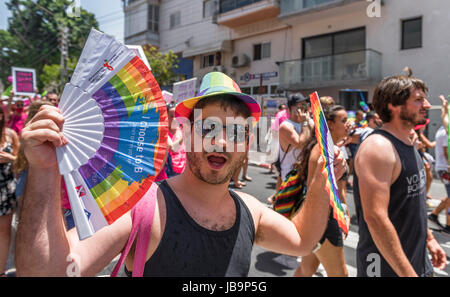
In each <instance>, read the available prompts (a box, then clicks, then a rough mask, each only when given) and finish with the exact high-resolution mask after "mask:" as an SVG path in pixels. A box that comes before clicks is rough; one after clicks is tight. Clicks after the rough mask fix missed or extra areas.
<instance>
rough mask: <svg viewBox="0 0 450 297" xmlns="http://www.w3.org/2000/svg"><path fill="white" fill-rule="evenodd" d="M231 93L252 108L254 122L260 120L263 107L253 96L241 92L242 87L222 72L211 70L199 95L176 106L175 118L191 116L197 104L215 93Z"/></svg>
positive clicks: (251, 114) (202, 84) (205, 77)
mask: <svg viewBox="0 0 450 297" xmlns="http://www.w3.org/2000/svg"><path fill="white" fill-rule="evenodd" d="M220 94H229V95H233V96H235V97H237V98H239V99H241V100H242V101H244V103H245V104H246V105H247V106H248V108H249V109H250V116H251V117H253V118H254V123H256V122H258V121H259V118H260V116H261V107H260V106H259V104H258V102H257V101H256V100H255V99H254V98H253V97H251V96H249V95H247V94H244V93H242V92H241V89H240V88H239V86H238V85H237V83H235V82H234V81H233V80H232V79H231V78H230V77H228V76H227V75H225V74H223V73H222V72H210V73H208V74H206V75H205V76H204V77H203V80H202V83H201V85H200V89H199V91H198V93H197V97H194V98H190V99H186V100H184V101H182V102H180V103H178V104H177V106H176V107H175V118H179V117H184V118H189V116H190V115H191V112H192V110H193V109H194V106H195V104H196V103H197V102H198V101H199V100H201V99H203V98H208V97H211V96H214V95H220Z"/></svg>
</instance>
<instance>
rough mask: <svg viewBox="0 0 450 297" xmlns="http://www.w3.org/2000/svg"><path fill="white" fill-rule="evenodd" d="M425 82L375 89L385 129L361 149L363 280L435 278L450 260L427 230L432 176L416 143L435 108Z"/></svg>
mask: <svg viewBox="0 0 450 297" xmlns="http://www.w3.org/2000/svg"><path fill="white" fill-rule="evenodd" d="M427 90H428V89H427V87H426V85H425V83H424V82H423V81H421V80H419V79H416V78H412V77H409V76H395V77H389V78H386V79H385V80H383V81H382V82H381V83H380V84H379V85H378V86H377V88H376V89H375V92H374V97H373V105H374V107H375V110H376V112H377V113H378V114H379V115H380V117H381V119H382V120H383V122H384V124H383V126H382V128H381V129H379V130H376V131H375V132H373V133H372V134H371V135H370V136H369V137H368V138H367V139H366V140H365V141H364V142H363V143H362V144H361V146H360V148H359V150H358V153H357V155H356V162H355V181H354V185H355V186H354V191H355V192H354V198H355V206H356V212H357V218H358V225H359V242H358V247H357V270H358V276H369V277H372V276H430V275H432V274H433V267H432V265H431V263H430V261H429V259H428V256H427V249H428V251H429V252H430V254H431V256H432V262H433V263H432V264H433V266H434V267H438V268H440V269H443V268H444V267H445V265H446V255H445V252H444V251H443V249H442V248H441V247H440V246H439V244H438V243H437V241H436V239H435V238H434V237H433V235H432V233H431V232H430V230H429V229H428V227H427V212H426V210H427V208H426V203H425V199H426V190H425V188H426V176H425V170H424V165H423V162H422V159H421V158H420V155H419V153H418V151H417V149H416V148H415V147H414V139H412V136H411V135H412V133H411V131H413V127H414V126H415V125H416V124H420V123H423V122H425V120H426V118H425V117H426V110H427V109H429V108H430V106H431V105H430V103H429V102H428V101H427V99H426V92H427Z"/></svg>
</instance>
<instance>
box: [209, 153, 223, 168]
mask: <svg viewBox="0 0 450 297" xmlns="http://www.w3.org/2000/svg"><path fill="white" fill-rule="evenodd" d="M206 159H207V160H208V164H209V166H210V167H211V168H213V169H221V168H222V167H223V166H224V165H225V163H226V162H227V158H225V157H223V156H221V155H216V154H214V155H209V156H207V157H206Z"/></svg>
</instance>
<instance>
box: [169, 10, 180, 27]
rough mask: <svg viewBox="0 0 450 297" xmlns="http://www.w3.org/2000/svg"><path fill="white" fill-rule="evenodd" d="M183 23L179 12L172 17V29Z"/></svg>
mask: <svg viewBox="0 0 450 297" xmlns="http://www.w3.org/2000/svg"><path fill="white" fill-rule="evenodd" d="M180 23H181V12H179V11H177V12H175V13H172V14H171V15H170V29H173V28H176V27H178V26H179V25H180Z"/></svg>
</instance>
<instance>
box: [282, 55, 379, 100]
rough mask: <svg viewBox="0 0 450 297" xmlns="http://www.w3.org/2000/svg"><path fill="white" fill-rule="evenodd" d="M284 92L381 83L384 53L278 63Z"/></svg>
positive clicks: (334, 56) (331, 56)
mask: <svg viewBox="0 0 450 297" xmlns="http://www.w3.org/2000/svg"><path fill="white" fill-rule="evenodd" d="M279 67H280V85H279V88H280V89H282V90H285V91H296V90H305V89H318V88H324V87H350V86H356V85H361V84H375V83H377V82H379V81H380V80H381V76H382V72H381V53H379V52H377V51H374V50H372V49H367V50H362V51H354V52H348V53H343V54H337V55H330V56H324V57H318V58H309V59H301V60H290V61H283V62H280V63H279Z"/></svg>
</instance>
